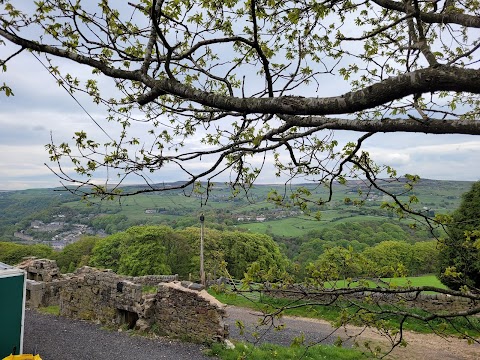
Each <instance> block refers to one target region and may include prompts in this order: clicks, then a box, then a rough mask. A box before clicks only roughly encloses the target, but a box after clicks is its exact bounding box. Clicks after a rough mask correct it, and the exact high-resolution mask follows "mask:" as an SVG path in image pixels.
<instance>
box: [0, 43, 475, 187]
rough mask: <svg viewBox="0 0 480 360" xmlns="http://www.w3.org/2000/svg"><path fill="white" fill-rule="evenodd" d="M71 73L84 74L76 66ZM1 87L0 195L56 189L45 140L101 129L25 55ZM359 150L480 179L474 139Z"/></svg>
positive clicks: (428, 174) (2, 77) (443, 138)
mask: <svg viewBox="0 0 480 360" xmlns="http://www.w3.org/2000/svg"><path fill="white" fill-rule="evenodd" d="M4 49H5V48H1V49H0V50H1V51H4ZM1 57H2V55H1V54H0V58H1ZM67 66H72V65H67ZM75 71H80V72H82V71H83V69H79V68H78V67H77V68H76V69H75ZM4 82H5V83H7V84H8V85H9V86H11V87H12V90H13V92H14V95H15V96H12V97H6V96H5V94H4V93H3V92H2V93H0V128H1V131H0V153H1V156H0V190H16V189H27V188H38V187H55V186H60V182H59V179H58V178H57V177H56V176H55V175H54V174H52V173H51V172H50V170H49V169H48V168H47V166H45V163H47V164H49V158H48V153H47V151H46V150H45V145H46V144H48V143H49V142H50V136H53V139H54V141H55V142H56V143H57V144H58V143H61V142H64V141H70V140H71V138H72V136H73V133H74V132H75V131H79V130H85V131H86V132H87V133H92V134H99V133H101V130H100V129H99V128H98V127H97V126H96V125H95V124H94V122H93V121H92V120H91V119H90V118H89V117H88V116H87V114H85V112H84V111H83V110H82V109H81V108H80V106H79V105H78V104H77V103H75V101H74V100H73V99H72V98H71V97H70V96H69V94H68V93H67V92H66V91H65V90H64V89H63V88H61V87H59V86H57V84H56V83H55V80H54V79H53V77H52V76H51V75H49V73H48V72H47V71H46V70H45V69H44V68H43V67H42V65H41V64H40V63H39V62H38V61H37V60H36V59H35V58H34V57H33V56H32V55H31V54H29V53H24V54H21V55H20V56H18V57H17V58H16V59H15V61H13V62H11V63H8V71H7V73H0V85H1V84H3V83H4ZM76 96H77V98H78V99H79V100H80V102H81V103H82V105H83V106H85V107H86V108H87V110H88V112H89V113H90V114H91V115H92V116H93V117H94V118H95V120H96V121H98V122H99V123H101V124H102V127H104V128H105V130H106V131H107V132H110V131H112V132H114V130H115V129H114V128H113V126H114V125H113V124H109V123H106V122H105V121H104V118H105V111H104V109H102V108H99V107H97V106H96V105H94V104H92V103H91V102H90V101H89V99H88V98H86V97H83V96H81V94H76ZM143 130H144V129H142V127H141V126H140V127H139V128H136V130H135V131H137V132H138V134H139V135H141V134H142V131H143ZM337 136H338V137H339V138H340V139H341V140H346V139H350V140H354V139H356V138H357V137H358V134H353V133H347V132H338V133H337ZM364 148H365V149H366V150H368V151H369V152H370V154H371V155H372V157H373V158H374V159H375V160H376V161H377V162H379V163H385V164H388V165H391V166H393V167H394V168H395V169H397V171H398V173H399V174H405V173H411V174H418V175H420V177H422V178H430V179H449V180H469V181H475V180H479V179H480V166H479V163H480V155H479V154H480V137H478V136H477V137H476V136H467V135H424V134H404V133H395V134H376V135H375V136H373V137H372V138H370V139H369V140H368V141H367V142H366V143H365V147H364ZM197 165H198V166H202V164H197ZM203 165H205V164H203ZM271 174H272V172H269V171H266V172H265V174H264V175H263V177H261V179H260V181H259V182H263V183H272V182H278V179H275V178H274V177H273V176H272V175H271ZM177 176H178V174H177V173H176V172H171V173H163V174H162V175H161V177H159V178H155V175H153V176H152V179H153V180H154V181H165V182H168V181H175V180H184V179H182V178H178V177H177Z"/></svg>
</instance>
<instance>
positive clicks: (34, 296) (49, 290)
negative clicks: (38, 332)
mask: <svg viewBox="0 0 480 360" xmlns="http://www.w3.org/2000/svg"><path fill="white" fill-rule="evenodd" d="M17 267H18V268H19V269H23V270H25V272H26V273H27V284H26V292H27V293H26V302H27V304H28V306H29V307H32V308H38V307H41V306H43V307H45V306H51V305H58V299H59V292H60V288H62V287H63V285H64V284H65V281H64V280H63V277H62V276H61V274H60V270H59V269H58V266H57V262H56V261H55V260H49V259H37V258H27V259H25V260H24V261H22V262H21V263H20V264H18V265H17Z"/></svg>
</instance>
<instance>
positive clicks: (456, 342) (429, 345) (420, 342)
mask: <svg viewBox="0 0 480 360" xmlns="http://www.w3.org/2000/svg"><path fill="white" fill-rule="evenodd" d="M227 310H228V313H229V317H230V319H229V323H230V324H231V331H230V332H231V335H232V338H235V339H238V338H242V336H240V335H239V334H238V330H237V329H236V328H235V319H239V320H242V321H244V322H245V323H248V324H250V325H249V326H248V328H249V329H250V330H253V328H254V326H255V324H257V323H258V319H259V318H260V313H255V312H254V311H252V310H248V309H243V308H238V307H233V306H228V307H227ZM282 322H283V323H284V324H285V325H286V328H285V330H282V331H272V332H269V333H268V334H266V335H265V336H264V337H263V338H262V339H261V342H273V343H279V344H282V345H287V346H288V345H290V343H291V340H292V339H293V338H294V337H295V336H300V335H302V334H303V335H304V336H305V340H306V343H309V342H311V343H317V342H319V341H320V340H322V339H324V341H322V344H332V343H333V342H334V341H335V339H336V338H337V337H338V336H340V337H342V338H344V339H346V338H347V337H348V335H353V334H358V333H360V332H362V331H363V332H362V335H361V336H360V337H359V339H358V340H360V341H359V343H363V342H364V341H371V342H373V343H375V344H378V345H380V346H381V347H382V349H388V348H389V342H388V341H387V340H386V339H385V338H384V337H382V336H381V335H380V334H378V333H377V332H375V331H373V330H371V329H367V330H363V328H359V327H355V326H349V327H347V329H346V333H345V330H344V329H341V330H337V331H335V329H334V328H333V327H332V326H331V325H330V324H329V323H328V322H327V321H322V320H314V319H306V318H296V317H290V316H285V317H284V318H283V319H282ZM247 332H248V331H247ZM260 333H261V332H260ZM328 335H330V336H328ZM404 338H405V339H406V341H407V343H408V345H407V347H405V348H404V347H401V348H400V347H399V348H396V349H395V350H394V351H393V352H392V354H391V355H390V356H389V357H388V358H389V359H398V360H413V359H415V360H416V359H422V360H423V359H435V360H440V359H442V360H443V359H448V360H462V359H467V360H479V359H480V344H474V345H468V343H467V341H466V340H460V339H457V338H452V337H449V338H446V339H443V338H441V337H439V336H436V335H433V334H419V333H414V332H410V331H407V332H404ZM247 339H248V340H252V338H251V337H247ZM350 344H351V343H350ZM348 345H349V343H348V342H347V343H346V344H345V346H348Z"/></svg>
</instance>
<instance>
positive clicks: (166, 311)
mask: <svg viewBox="0 0 480 360" xmlns="http://www.w3.org/2000/svg"><path fill="white" fill-rule="evenodd" d="M155 300H156V304H155V314H154V318H155V324H157V325H158V326H159V329H158V331H159V333H160V334H162V335H166V336H175V337H180V338H183V339H186V340H189V341H195V342H203V341H202V339H211V340H216V341H220V340H223V339H224V338H225V337H226V336H227V329H226V327H225V325H224V323H223V318H224V317H225V310H224V305H223V304H221V303H220V302H218V301H217V300H216V299H215V298H214V297H213V296H211V295H210V294H208V293H207V292H206V291H205V290H201V291H196V290H192V289H186V288H184V287H183V286H182V285H181V284H180V283H178V282H175V283H166V284H161V285H160V286H159V289H158V292H157V294H156V295H155Z"/></svg>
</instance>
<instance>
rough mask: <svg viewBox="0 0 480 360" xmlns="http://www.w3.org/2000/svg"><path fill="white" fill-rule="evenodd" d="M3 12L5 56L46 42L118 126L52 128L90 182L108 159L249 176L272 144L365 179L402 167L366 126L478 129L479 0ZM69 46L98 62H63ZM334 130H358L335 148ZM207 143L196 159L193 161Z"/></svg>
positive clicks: (61, 79)
mask: <svg viewBox="0 0 480 360" xmlns="http://www.w3.org/2000/svg"><path fill="white" fill-rule="evenodd" d="M0 25H1V26H0V45H5V46H7V45H8V46H7V49H8V50H9V51H10V53H9V54H6V55H5V56H3V58H2V59H0V66H2V67H3V70H4V71H8V64H9V62H11V61H13V59H14V58H15V56H16V55H18V54H19V53H21V52H22V51H25V50H29V51H32V52H33V54H35V56H39V55H42V56H44V57H42V59H46V64H47V65H46V66H47V67H48V69H49V71H50V72H51V73H52V74H53V75H54V76H55V77H56V79H57V82H58V83H59V84H60V85H62V86H64V87H65V88H66V89H67V90H68V91H70V92H71V93H72V94H73V93H74V92H78V91H83V92H85V93H87V94H89V95H90V96H91V97H92V99H93V101H94V102H96V103H98V104H103V105H105V106H106V107H107V108H108V110H109V116H108V120H115V121H118V122H119V123H120V124H121V125H122V127H123V131H122V132H121V133H120V134H119V135H118V137H116V138H115V139H114V138H110V140H111V141H109V142H108V143H107V144H102V143H100V142H98V141H97V140H95V139H93V138H92V137H91V136H90V135H89V134H86V133H85V132H83V131H80V132H77V133H75V138H74V139H75V147H76V149H75V150H72V149H71V147H70V145H69V144H67V143H62V144H59V145H58V144H53V143H52V144H50V145H49V146H48V150H49V152H50V155H51V160H52V161H54V162H58V166H59V168H58V170H57V173H58V174H59V175H60V176H61V177H62V178H63V179H64V180H66V181H71V182H76V183H78V182H80V183H81V184H85V185H86V184H88V185H92V184H94V183H93V182H91V181H90V180H89V177H92V176H93V173H94V172H95V171H97V172H98V169H100V168H102V169H103V168H109V169H114V170H115V172H116V173H117V174H118V177H119V179H117V180H116V183H118V182H120V183H121V182H122V181H123V180H124V179H125V178H126V177H129V176H130V175H137V176H140V177H141V178H142V179H143V180H144V181H145V182H146V183H147V184H149V185H150V188H148V187H147V189H146V190H145V191H157V190H163V189H162V188H161V187H159V186H154V185H153V184H151V183H150V182H149V180H148V176H147V175H145V174H148V173H149V172H156V171H158V170H161V169H162V168H164V167H165V166H166V165H167V164H168V165H169V166H170V167H169V169H172V167H171V166H175V168H176V169H177V170H178V171H180V172H182V173H184V174H185V176H186V179H187V181H186V183H184V184H182V185H179V187H184V186H188V185H191V184H193V183H196V182H197V181H199V180H207V181H210V180H212V179H214V178H215V177H217V176H218V175H220V174H223V173H225V172H226V173H230V174H231V180H232V183H234V184H251V183H253V182H254V181H255V179H256V178H257V177H258V175H259V173H260V172H261V169H262V167H263V166H264V162H265V161H267V160H265V159H266V156H267V155H266V154H273V160H272V163H273V165H274V166H275V167H276V171H277V175H280V174H288V176H289V178H294V177H303V178H306V179H314V180H315V181H316V182H319V183H326V184H329V183H330V184H331V182H332V181H333V180H338V181H340V182H342V181H344V180H345V179H346V178H348V177H355V176H356V175H355V174H357V173H359V172H360V173H364V174H363V175H362V176H363V177H366V178H367V180H370V179H371V180H374V179H375V178H376V176H377V175H378V174H380V173H381V172H382V171H383V172H385V171H386V173H387V174H388V175H391V176H396V174H395V172H394V170H393V169H391V168H390V167H377V166H376V165H375V164H373V163H372V162H371V160H370V159H369V156H368V153H366V152H362V151H361V144H362V142H363V141H364V140H365V139H366V138H368V137H369V136H371V135H372V134H373V133H376V132H397V131H403V132H423V133H431V134H451V133H456V134H472V135H478V134H480V126H479V124H480V122H479V120H478V116H479V106H480V101H479V97H478V94H479V93H480V70H479V69H478V61H479V60H480V59H479V53H480V50H479V48H480V36H479V34H480V33H479V30H478V29H479V27H480V8H479V5H478V2H477V1H474V0H466V1H462V2H453V1H450V0H445V1H444V0H436V1H419V0H405V1H393V0H369V1H362V2H357V1H336V0H333V1H317V0H305V1H283V0H280V1H272V0H249V1H240V0H230V1H210V0H204V1H193V0H165V1H159V0H153V1H147V0H138V1H131V2H128V3H125V2H120V3H119V2H114V1H108V0H101V1H99V2H98V3H91V2H81V1H71V0H68V1H67V0H46V1H35V2H34V3H33V4H32V3H18V2H15V1H10V0H0ZM12 45H16V46H12ZM32 59H33V58H32ZM65 60H68V61H71V62H73V63H78V64H83V65H86V66H87V67H89V68H90V69H91V71H92V73H93V74H92V76H91V77H90V78H89V79H81V78H77V77H76V76H75V75H72V74H69V73H66V72H64V70H63V69H62V67H61V65H62V64H64V61H65ZM43 61H45V60H43ZM57 64H60V65H57ZM99 76H104V77H106V78H111V79H112V82H113V83H114V85H115V88H116V92H112V93H111V92H110V91H105V89H102V88H101V87H100V86H99ZM14 88H15V84H4V85H3V86H2V88H1V90H3V91H4V92H5V93H6V95H12V94H13V93H14V91H13V89H14ZM136 121H141V122H148V123H149V124H150V125H151V128H150V129H149V131H148V134H145V138H147V137H148V139H149V141H150V143H147V142H146V141H144V139H139V138H136V137H134V136H132V135H130V133H129V131H128V130H129V129H130V127H131V126H133V124H134V123H135V122H136ZM328 130H330V131H331V130H354V131H358V132H363V133H366V134H363V135H362V136H361V137H360V138H359V139H358V141H357V142H353V143H348V144H346V145H345V146H343V147H340V148H339V146H338V142H337V141H336V140H335V138H334V137H333V136H332V135H329V134H328ZM325 131H327V133H325ZM191 138H194V139H195V140H196V142H197V144H198V146H194V147H192V146H190V144H191V143H189V142H188V141H189V140H190V139H191ZM253 157H255V158H256V159H257V161H256V162H255V161H253V160H252V158H253ZM205 159H208V162H206V165H205V167H204V168H203V169H202V170H201V171H198V170H196V171H193V170H192V168H191V167H190V166H189V164H191V163H198V162H199V161H202V160H204V161H205ZM258 159H260V160H258ZM262 159H263V160H262ZM63 161H70V162H71V164H72V165H73V166H74V168H75V170H76V171H77V172H78V173H79V174H80V175H81V176H82V178H81V179H80V180H79V179H78V178H77V179H73V178H72V177H71V174H67V173H65V172H64V171H63V168H62V165H61V164H62V162H63ZM365 173H366V174H367V175H365ZM83 176H86V177H87V180H84V179H85V178H84V177H83ZM82 179H83V180H82ZM96 189H97V191H99V192H104V193H112V192H114V191H112V190H111V189H107V188H101V187H98V186H97V187H96Z"/></svg>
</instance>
